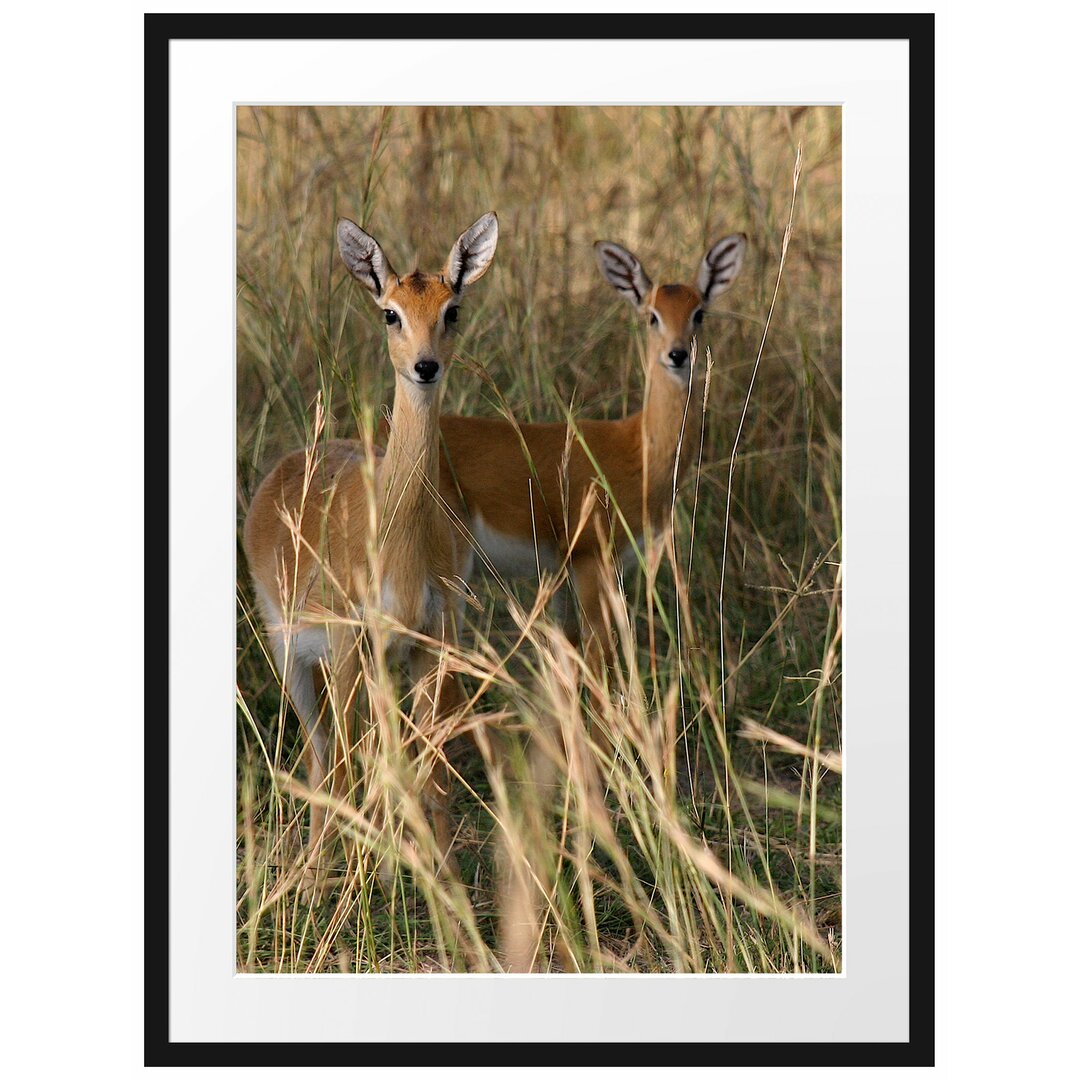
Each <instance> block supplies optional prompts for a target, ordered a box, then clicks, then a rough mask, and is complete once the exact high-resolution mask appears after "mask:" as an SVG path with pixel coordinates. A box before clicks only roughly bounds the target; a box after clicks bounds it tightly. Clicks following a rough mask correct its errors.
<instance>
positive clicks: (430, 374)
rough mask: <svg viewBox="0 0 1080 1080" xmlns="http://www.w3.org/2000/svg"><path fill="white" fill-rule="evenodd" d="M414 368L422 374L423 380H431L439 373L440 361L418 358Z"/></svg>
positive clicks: (418, 373) (417, 372) (421, 378)
mask: <svg viewBox="0 0 1080 1080" xmlns="http://www.w3.org/2000/svg"><path fill="white" fill-rule="evenodd" d="M413 370H414V371H415V372H416V374H417V375H419V376H420V381H421V382H431V380H432V379H434V378H435V376H436V375H438V374H439V361H438V360H417V361H416V364H415V365H414V366H413Z"/></svg>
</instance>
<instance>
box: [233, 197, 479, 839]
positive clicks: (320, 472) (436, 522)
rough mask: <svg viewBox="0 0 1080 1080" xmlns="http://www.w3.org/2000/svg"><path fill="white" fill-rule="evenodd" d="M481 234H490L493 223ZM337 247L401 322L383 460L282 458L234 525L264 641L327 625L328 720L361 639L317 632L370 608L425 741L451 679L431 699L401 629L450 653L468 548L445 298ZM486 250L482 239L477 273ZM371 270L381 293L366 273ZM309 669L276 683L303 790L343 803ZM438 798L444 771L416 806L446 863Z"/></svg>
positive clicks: (353, 449) (341, 765)
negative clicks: (394, 655)
mask: <svg viewBox="0 0 1080 1080" xmlns="http://www.w3.org/2000/svg"><path fill="white" fill-rule="evenodd" d="M482 220H483V219H482ZM491 221H492V222H493V221H494V218H493V217H492V218H491ZM478 224H479V223H478ZM344 226H349V227H350V228H351V230H353V231H354V233H355V234H356V235H357V236H359V237H360V238H361V239H360V240H353V241H352V244H353V246H352V247H351V248H349V247H348V245H347V242H346V240H344V239H342V238H341V228H342V227H344ZM492 231H493V232H495V235H496V236H497V230H495V229H494V227H493V226H492ZM465 235H466V234H463V236H462V238H460V239H459V242H458V245H455V249H454V251H455V252H457V251H458V248H459V246H460V245H461V240H462V239H464V237H465ZM368 242H370V245H371V247H372V249H373V250H374V251H375V253H376V255H377V257H378V258H379V259H381V260H383V261H382V262H379V263H378V264H374V263H372V262H364V261H363V259H361V258H359V257H358V256H357V254H356V253H357V252H358V251H359V252H360V253H361V254H363V253H365V252H367V251H369V249H368V248H366V247H365V245H366V244H367V243H368ZM339 243H341V244H342V245H343V246H342V254H343V257H345V256H346V250H348V253H349V255H350V256H352V257H353V259H354V263H355V268H354V265H350V270H352V271H353V273H354V274H355V275H356V276H357V278H358V279H359V280H361V281H362V282H363V283H364V284H365V285H366V286H367V287H368V289H369V290H370V291H371V292H372V293H375V291H376V289H375V283H376V282H378V284H379V285H381V286H382V290H381V293H380V294H379V295H378V296H377V297H376V299H377V301H378V303H379V305H380V307H382V308H383V309H389V310H393V311H395V312H396V313H397V314H398V315H399V316H400V322H399V323H396V324H395V325H392V326H388V329H387V343H388V349H389V353H390V358H391V361H392V363H393V366H394V370H395V374H396V380H395V391H394V406H393V412H392V417H391V420H390V425H389V438H388V440H387V444H386V450H385V453H381V454H377V455H376V457H375V460H374V461H369V460H368V459H367V455H366V452H365V448H364V445H363V443H361V442H358V441H349V440H337V441H331V442H327V443H325V444H322V445H320V446H318V447H317V448H316V449H315V451H314V462H313V467H310V466H309V459H308V455H307V454H306V453H305V451H303V450H300V451H296V452H294V453H292V454H289V455H287V456H286V457H285V458H283V459H282V460H281V461H279V462H278V463H277V465H276V466H275V467H274V468H273V469H272V470H271V472H270V473H269V475H268V476H267V477H266V478H265V479H264V480H263V482H262V484H260V486H259V488H258V490H257V491H256V493H255V496H254V498H253V500H252V503H251V508H250V510H249V512H248V516H247V520H246V522H245V526H244V550H245V553H246V555H247V559H248V565H249V568H250V571H251V575H252V578H253V580H254V582H255V584H256V587H257V588H256V591H257V594H258V596H259V599H260V604H261V606H262V607H263V615H264V618H265V619H266V621H267V624H268V630H269V631H270V634H271V640H272V641H274V642H277V641H278V639H277V638H275V635H280V639H281V641H284V640H285V639H286V638H287V637H288V636H289V635H291V634H295V633H296V631H297V630H300V631H302V630H303V629H304V627H308V628H314V630H315V631H316V633H317V632H318V628H319V627H320V626H323V625H329V631H328V633H329V654H328V656H327V664H328V666H329V667H330V681H329V686H328V688H327V689H328V691H329V694H330V697H331V699H332V700H333V702H334V704H335V706H336V709H335V711H336V712H337V713H338V715H339V717H341V716H347V715H348V714H349V713H350V712H351V704H352V701H353V699H354V697H355V695H356V692H357V682H358V678H359V653H358V649H359V642H358V639H357V636H356V630H355V627H354V625H350V623H349V622H346V621H343V620H342V619H339V620H338V621H334V620H329V623H328V620H327V616H328V615H334V616H339V617H344V619H345V620H352V621H353V623H354V624H355V622H356V621H358V620H359V619H362V618H364V616H365V615H366V614H367V613H368V612H369V610H372V609H378V610H379V611H381V612H382V613H383V614H385V615H387V616H389V617H390V618H391V619H392V620H395V621H396V623H398V624H400V628H401V631H402V633H401V635H400V636H399V637H398V639H397V640H398V644H400V645H401V647H402V649H403V651H404V652H405V654H406V656H407V657H408V660H409V667H410V675H411V679H412V683H413V686H414V700H415V706H416V708H415V711H416V713H417V715H418V724H419V727H420V729H421V731H423V730H424V729H425V728H427V729H429V731H430V729H431V728H432V726H433V725H434V724H435V722H436V721H437V720H439V719H440V718H441V717H444V716H446V715H448V714H450V713H452V712H453V710H454V709H456V708H457V707H458V705H459V704H460V702H461V700H462V695H461V691H460V688H459V687H458V684H457V682H456V680H455V679H454V678H443V679H441V680H438V686H437V688H436V682H437V680H436V669H437V666H438V653H437V652H434V651H432V650H430V649H428V648H425V647H424V646H423V645H422V644H421V645H418V644H417V643H416V641H415V639H414V638H412V637H411V636H409V635H408V634H407V633H405V632H408V631H413V632H416V633H418V634H423V635H426V636H428V637H432V638H435V639H436V640H437V641H443V642H446V643H450V644H452V643H453V642H454V641H455V640H456V634H457V627H456V622H457V619H458V616H459V611H460V606H461V595H460V591H459V589H458V588H456V587H455V579H461V578H465V577H467V575H468V573H469V567H470V564H471V561H472V551H471V549H470V548H469V547H468V545H467V543H466V542H465V541H464V540H463V539H462V537H461V535H460V533H459V532H458V531H457V530H456V529H452V528H451V525H450V518H449V517H448V515H447V513H446V510H445V509H444V508H443V506H442V505H441V503H440V502H439V501H438V499H437V498H436V495H435V492H436V491H437V490H438V488H439V480H440V476H439V449H438V438H439V436H438V433H439V426H438V419H439V407H440V404H441V400H442V392H443V386H444V382H443V378H442V373H444V372H445V368H446V360H445V359H444V357H443V353H444V352H448V351H449V350H448V348H446V344H447V338H448V336H449V331H448V329H447V327H446V325H445V323H444V321H443V313H444V311H445V308H446V307H447V306H448V305H449V304H450V303H451V302H454V301H456V296H457V294H455V293H454V292H453V291H452V290H451V289H450V287H449V286H448V285H447V284H446V282H445V278H444V275H443V274H422V273H420V272H419V271H417V272H414V273H413V274H410V275H408V276H407V277H405V278H403V279H399V278H398V277H397V275H396V274H394V273H393V271H392V269H391V268H390V267H389V264H387V263H385V259H384V256H382V252H381V250H380V249H378V246H377V245H376V244H375V243H374V241H373V240H371V238H370V237H368V236H367V235H366V234H364V233H363V232H362V230H359V229H358V228H357V227H356V226H353V225H352V223H343V225H342V226H339ZM493 252H494V242H493V241H492V242H491V247H490V252H489V253H488V254H487V261H488V262H489V261H490V255H491V254H493ZM452 255H453V253H452ZM468 255H469V253H468V251H466V252H465V256H466V258H467V257H468ZM481 262H482V265H481ZM448 265H449V264H448ZM376 266H377V268H378V270H380V271H382V273H383V275H384V276H385V284H384V283H383V278H380V277H377V276H375V275H374V273H373V270H374V269H375V268H376ZM467 266H468V267H469V269H470V271H471V276H470V277H469V282H470V283H471V281H475V280H476V279H477V278H478V277H480V276H482V274H483V272H484V271H485V270H486V268H487V262H483V261H482V260H479V261H474V262H472V263H468V262H467ZM421 360H435V361H437V362H438V363H439V364H440V365H441V373H440V378H439V379H438V381H437V382H436V383H434V384H426V385H419V384H418V383H417V380H416V379H415V378H414V377H413V375H414V374H415V365H416V363H417V362H418V361H421ZM455 510H456V511H457V513H458V515H460V513H461V512H462V508H461V506H460V505H456V506H455ZM297 526H298V527H297ZM289 640H294V639H293V638H289ZM295 640H299V639H295ZM281 663H282V661H281V659H280V657H279V665H280V664H281ZM308 668H310V670H308ZM308 668H304V669H303V670H301V671H300V672H299V673H296V672H293V671H291V670H290V671H289V672H284V671H283V672H282V674H283V678H284V680H285V682H286V684H287V685H288V686H289V692H290V696H291V697H292V698H293V702H294V704H295V705H296V706H297V711H298V712H299V713H300V714H301V719H302V720H303V721H304V725H305V730H306V731H307V734H308V737H309V742H308V748H307V751H306V758H307V766H308V772H309V780H310V783H311V786H312V787H313V788H314V789H318V788H319V787H320V786H322V785H323V784H324V783H327V782H328V783H329V788H330V791H331V793H332V794H334V795H335V796H336V797H342V796H345V795H347V794H348V793H349V791H348V790H347V788H348V787H351V785H349V784H348V775H347V774H348V769H349V761H350V757H351V745H352V741H353V734H352V732H351V731H346V732H345V733H344V734H343V733H342V732H341V731H337V732H336V733H335V732H329V731H328V730H327V725H328V720H327V717H326V715H325V709H323V710H321V711H319V712H318V713H316V711H315V710H314V709H313V708H312V707H311V704H310V700H309V699H310V698H311V697H312V696H313V691H312V689H311V682H310V680H311V679H315V680H316V681H318V678H317V676H318V670H317V669H316V668H315V667H313V666H311V665H310V664H309V665H308ZM343 742H347V744H348V745H347V746H343V745H342V743H343ZM440 789H441V790H440ZM446 789H447V784H446V772H445V762H443V763H442V767H441V768H438V769H437V770H436V772H435V774H434V775H433V777H432V781H431V784H430V786H429V789H428V791H427V796H428V798H429V801H430V802H431V803H432V806H433V810H434V812H435V831H436V837H437V839H438V841H439V843H440V846H441V847H442V848H443V851H444V854H448V853H449V843H450V833H449V825H448V821H447V819H446V813H445V802H444V794H445V791H446ZM325 824H326V823H325V817H324V812H323V811H322V809H321V808H319V807H318V806H316V805H313V806H312V811H311V840H310V843H311V844H312V846H313V847H314V848H316V849H317V848H318V846H319V844H320V843H321V841H322V837H323V833H324V829H325Z"/></svg>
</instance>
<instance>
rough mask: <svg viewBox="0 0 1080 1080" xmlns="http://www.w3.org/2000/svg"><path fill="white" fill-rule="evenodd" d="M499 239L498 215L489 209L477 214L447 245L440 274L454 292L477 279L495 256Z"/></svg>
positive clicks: (484, 272)
mask: <svg viewBox="0 0 1080 1080" xmlns="http://www.w3.org/2000/svg"><path fill="white" fill-rule="evenodd" d="M498 242H499V219H498V218H497V217H496V216H495V215H494V214H492V213H488V214H485V215H484V216H483V217H482V218H477V220H476V221H474V222H473V223H472V224H471V225H470V226H469V227H468V228H467V229H466V230H465V231H464V232H463V233H462V234H461V235H460V236H459V237H458V238H457V242H456V243H455V244H454V246H453V247H452V248H451V249H450V255H449V257H448V258H447V260H446V268H445V269H444V270H443V277H445V278H446V283H447V284H448V285H449V286H450V288H451V289H453V290H454V292H456V293H459V292H461V291H462V289H464V288H465V287H466V286H467V285H471V284H472V283H473V282H474V281H479V280H480V279H481V278H482V277H483V276H484V275H485V274H486V273H487V269H488V267H489V266H490V265H491V260H492V259H493V258H495V245H496V244H497V243H498Z"/></svg>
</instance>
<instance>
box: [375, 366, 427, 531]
mask: <svg viewBox="0 0 1080 1080" xmlns="http://www.w3.org/2000/svg"><path fill="white" fill-rule="evenodd" d="M400 378H401V377H400V376H399V380H400ZM441 399H442V387H441V386H439V387H433V388H432V389H431V390H419V389H416V390H414V389H413V388H410V387H404V386H402V385H401V384H400V381H399V384H398V387H397V390H396V392H395V395H394V410H393V413H392V414H391V416H390V436H389V438H388V439H387V442H386V454H385V455H384V457H383V462H382V470H381V474H382V478H383V482H382V499H381V504H382V508H383V514H384V518H383V523H382V529H381V532H382V539H383V543H384V544H385V543H386V542H387V541H388V540H390V541H393V539H395V538H400V537H401V536H404V535H410V534H411V535H413V536H417V535H419V536H429V535H431V530H430V529H426V528H423V526H424V525H426V524H428V523H433V522H434V521H435V520H436V515H437V507H436V502H435V495H434V494H433V492H435V491H437V490H438V487H439V404H440V401H441ZM391 546H392V545H391Z"/></svg>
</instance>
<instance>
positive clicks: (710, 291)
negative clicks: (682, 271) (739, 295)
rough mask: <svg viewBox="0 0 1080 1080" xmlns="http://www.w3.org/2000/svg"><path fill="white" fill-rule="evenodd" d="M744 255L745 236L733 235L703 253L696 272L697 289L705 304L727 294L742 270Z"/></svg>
mask: <svg viewBox="0 0 1080 1080" xmlns="http://www.w3.org/2000/svg"><path fill="white" fill-rule="evenodd" d="M745 254H746V236H745V235H744V234H743V233H734V234H733V235H731V236H725V237H724V239H723V240H717V242H716V243H715V244H713V246H712V247H711V248H709V250H708V251H707V252H706V253H705V258H704V259H702V260H701V269H700V270H698V276H697V287H698V289H699V291H700V292H701V296H702V299H703V300H704V301H705V303H706V304H711V303H712V302H713V301H714V300H715V299H716V298H717V297H718V296H719V295H720V294H721V293H722V292H727V290H728V287H729V286H730V285H731V283H732V282H733V281H734V280H735V279H736V278H737V277H738V276H739V271H740V270H741V269H742V261H743V255H745Z"/></svg>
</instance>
